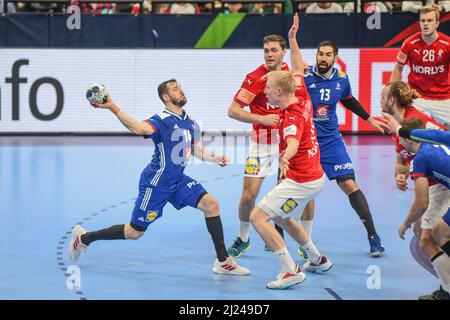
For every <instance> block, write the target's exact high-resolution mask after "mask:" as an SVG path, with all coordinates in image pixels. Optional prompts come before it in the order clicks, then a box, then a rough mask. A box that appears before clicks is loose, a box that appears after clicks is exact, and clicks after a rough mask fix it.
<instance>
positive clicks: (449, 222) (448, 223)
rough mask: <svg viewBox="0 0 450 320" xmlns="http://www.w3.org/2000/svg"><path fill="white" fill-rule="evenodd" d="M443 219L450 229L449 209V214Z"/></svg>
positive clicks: (448, 212)
mask: <svg viewBox="0 0 450 320" xmlns="http://www.w3.org/2000/svg"><path fill="white" fill-rule="evenodd" d="M442 219H444V221H445V223H446V224H447V225H448V226H449V227H450V208H448V211H447V213H446V214H444V216H443V217H442Z"/></svg>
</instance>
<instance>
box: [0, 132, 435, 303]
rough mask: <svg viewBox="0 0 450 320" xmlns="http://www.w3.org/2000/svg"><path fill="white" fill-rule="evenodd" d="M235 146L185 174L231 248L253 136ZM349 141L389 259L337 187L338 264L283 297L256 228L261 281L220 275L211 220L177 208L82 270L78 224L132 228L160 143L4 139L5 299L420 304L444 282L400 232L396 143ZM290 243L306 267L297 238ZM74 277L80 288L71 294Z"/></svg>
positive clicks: (331, 238)
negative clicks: (209, 198)
mask: <svg viewBox="0 0 450 320" xmlns="http://www.w3.org/2000/svg"><path fill="white" fill-rule="evenodd" d="M215 138H216V140H215V142H214V143H211V145H214V146H215V147H214V148H215V149H216V150H218V149H221V145H222V137H221V136H219V137H215ZM208 140H210V138H208ZM225 141H226V145H227V150H228V153H232V154H233V153H234V155H232V164H230V165H229V166H228V167H225V168H221V167H219V166H217V165H209V164H208V165H206V164H200V163H199V162H198V161H197V162H196V163H194V164H190V165H188V167H187V169H186V173H187V174H188V175H190V176H191V177H193V178H195V179H197V180H198V181H200V182H201V183H202V184H203V185H204V187H205V188H206V189H207V190H208V192H209V193H211V194H212V195H214V196H215V197H216V198H217V199H218V200H219V201H220V205H221V215H222V222H223V226H224V232H225V240H226V243H227V246H229V245H231V244H232V242H233V240H234V238H235V237H236V235H237V232H238V221H237V208H238V202H239V198H240V194H241V190H242V172H243V167H244V164H243V163H244V160H245V159H244V158H245V143H244V142H243V141H245V137H239V136H237V137H229V138H227V139H226V140H225ZM345 141H346V143H347V146H348V152H349V154H350V157H351V158H352V160H353V162H354V167H355V171H356V178H357V182H358V183H359V185H360V187H361V190H363V192H364V193H365V195H366V197H367V200H368V202H369V205H370V207H371V210H372V215H373V216H374V221H375V225H376V227H377V229H378V230H377V231H378V233H379V235H380V237H381V239H382V242H383V245H384V246H385V248H386V253H385V255H384V256H383V257H381V258H372V257H371V256H370V254H369V245H368V241H367V237H366V232H365V230H364V228H363V226H362V223H361V222H360V221H359V219H358V217H357V215H356V213H355V212H354V211H353V209H352V208H351V206H350V204H349V202H348V199H347V197H346V196H345V195H344V193H342V192H341V191H340V189H339V188H338V187H337V185H336V183H335V182H328V183H327V184H326V187H325V189H324V190H323V191H322V193H321V194H320V195H319V196H318V197H317V198H316V217H315V222H314V228H313V240H314V241H315V243H316V245H317V246H318V248H319V250H321V251H322V252H323V253H324V254H326V255H327V256H328V257H329V258H330V260H332V262H333V263H334V266H333V268H332V269H331V270H330V272H328V273H327V274H307V275H306V276H307V278H306V281H305V282H303V283H302V284H299V285H297V286H294V287H292V288H290V289H288V290H284V291H277V290H269V289H266V288H265V284H266V283H267V282H269V281H272V280H274V278H275V276H276V275H277V274H278V272H279V269H278V268H279V267H278V260H277V258H276V257H275V256H274V255H273V254H271V253H270V252H266V251H265V250H264V244H263V242H262V240H261V239H260V238H259V236H258V234H257V233H256V232H255V230H254V229H251V233H250V239H251V243H252V248H251V249H250V251H248V252H247V253H245V254H244V255H243V256H242V257H241V258H239V260H238V262H239V263H240V264H241V265H243V266H245V267H248V268H249V269H250V270H251V275H250V276H248V277H233V276H224V275H217V274H214V273H213V272H212V270H211V268H212V266H213V262H214V259H215V253H214V249H213V245H212V242H211V240H210V235H209V234H208V232H207V229H206V225H205V221H204V218H203V214H202V213H201V212H200V211H196V210H195V209H192V208H184V209H183V210H181V211H179V212H177V211H176V210H175V209H174V208H173V207H172V206H171V205H168V206H167V207H166V208H165V211H164V216H163V217H162V218H160V219H159V220H157V221H156V222H155V223H154V224H152V225H151V226H150V227H149V229H148V230H147V233H146V234H145V235H144V236H143V237H142V238H141V239H140V240H138V241H131V240H130V241H99V242H95V243H93V244H92V245H91V246H90V247H89V248H88V250H87V251H86V253H84V254H82V256H81V257H80V259H79V260H78V261H77V263H76V264H74V263H73V262H71V261H70V260H69V258H68V256H67V245H68V242H69V241H70V231H71V228H72V227H73V226H74V225H76V224H82V226H83V227H85V228H86V229H88V230H97V229H101V228H105V227H109V226H111V225H114V224H123V223H127V222H129V219H130V216H131V211H132V209H133V206H134V199H135V198H136V196H137V191H138V180H139V176H140V173H141V170H142V169H143V168H144V167H145V166H146V165H147V163H148V162H149V161H150V159H151V155H152V153H153V145H152V143H151V142H150V140H144V139H142V138H140V137H131V136H107V137H99V136H97V137H84V136H44V137H27V136H1V137H0V257H1V258H0V259H1V263H0V299H70V300H78V299H83V300H84V299H88V300H91V299H108V300H110V299H148V300H161V299H162V300H165V299H170V300H185V299H189V300H191V299H195V300H197V299H199V300H216V299H217V300H228V299H232V300H241V299H246V300H247V299H251V300H278V299H280V300H290V299H294V300H310V299H319V300H335V299H337V300H339V299H343V300H349V299H364V300H373V299H376V300H378V299H402V300H403V299H405V300H409V299H410V300H416V299H417V297H418V296H419V295H421V294H426V293H430V292H432V291H434V290H436V289H437V288H438V285H439V282H438V279H437V278H436V277H435V276H434V274H433V270H432V269H430V264H429V263H428V262H427V260H426V258H424V257H423V256H421V254H420V252H418V250H417V241H416V240H415V238H413V234H412V230H408V233H407V240H401V239H400V238H399V236H398V235H397V230H398V227H399V225H400V223H401V222H402V219H403V217H404V216H405V215H406V213H407V211H408V209H409V206H410V204H411V202H412V199H413V189H412V181H410V182H409V184H410V190H408V191H407V192H401V191H399V190H397V189H396V187H395V183H394V161H395V152H394V148H393V146H392V142H391V138H390V137H387V136H385V137H379V136H368V137H358V136H353V137H345ZM234 145H236V147H234ZM233 158H234V159H233ZM233 160H234V161H233ZM237 160H238V161H237ZM237 162H238V163H237ZM274 185H275V177H271V178H268V179H266V181H265V182H264V184H263V188H262V191H261V194H260V197H259V199H260V198H261V197H262V196H264V194H265V193H267V192H268V191H269V190H270V189H271V188H272V187H273V186H274ZM287 244H288V249H289V250H290V253H291V255H292V256H293V257H294V258H295V259H296V260H299V256H298V254H297V252H296V251H297V250H296V245H295V244H294V243H293V241H292V240H291V239H290V238H288V239H287ZM73 279H78V280H79V281H78V282H77V283H78V284H79V288H73V285H70V284H71V283H72V282H71V281H72V280H73Z"/></svg>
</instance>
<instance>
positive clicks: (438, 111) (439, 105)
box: [412, 98, 450, 125]
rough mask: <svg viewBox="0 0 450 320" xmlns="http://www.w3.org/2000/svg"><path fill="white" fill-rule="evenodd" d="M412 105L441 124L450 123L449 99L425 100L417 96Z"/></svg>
mask: <svg viewBox="0 0 450 320" xmlns="http://www.w3.org/2000/svg"><path fill="white" fill-rule="evenodd" d="M412 104H413V106H414V107H416V108H417V109H419V110H420V111H422V112H425V113H427V114H429V115H430V116H432V117H433V118H434V119H436V121H437V122H439V123H441V124H443V125H450V99H448V100H427V99H423V98H417V99H414V101H413V103H412Z"/></svg>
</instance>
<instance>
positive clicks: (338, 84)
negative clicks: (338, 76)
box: [336, 82, 341, 90]
mask: <svg viewBox="0 0 450 320" xmlns="http://www.w3.org/2000/svg"><path fill="white" fill-rule="evenodd" d="M336 90H341V84H340V83H339V82H338V83H336Z"/></svg>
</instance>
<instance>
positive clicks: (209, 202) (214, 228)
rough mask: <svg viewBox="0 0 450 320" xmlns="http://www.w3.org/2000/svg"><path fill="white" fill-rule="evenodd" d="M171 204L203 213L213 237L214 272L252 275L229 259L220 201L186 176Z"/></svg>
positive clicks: (174, 194)
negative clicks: (214, 253) (195, 209)
mask: <svg viewBox="0 0 450 320" xmlns="http://www.w3.org/2000/svg"><path fill="white" fill-rule="evenodd" d="M169 202H170V203H171V204H172V205H173V206H174V207H175V209H177V210H180V209H182V208H184V207H186V206H189V207H192V208H197V209H199V210H200V211H202V212H203V214H204V216H205V222H206V228H207V229H208V232H209V234H210V235H211V239H212V242H213V245H214V249H215V252H216V257H217V259H216V261H215V263H214V268H213V271H214V272H216V273H221V274H230V275H249V274H250V271H249V270H248V269H246V268H243V267H241V266H239V265H238V264H237V263H236V262H234V260H233V259H232V258H231V257H229V255H228V253H227V250H226V247H225V241H224V235H223V226H222V220H221V218H220V208H219V201H218V200H217V199H216V198H214V197H213V196H212V195H210V194H208V192H207V191H206V190H205V189H204V188H203V186H202V185H201V184H200V183H198V182H197V181H196V180H194V179H192V178H190V177H188V176H186V175H185V176H184V177H183V178H182V179H181V181H180V183H179V188H178V189H177V191H176V192H174V193H173V194H172V196H171V198H170V199H169Z"/></svg>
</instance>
